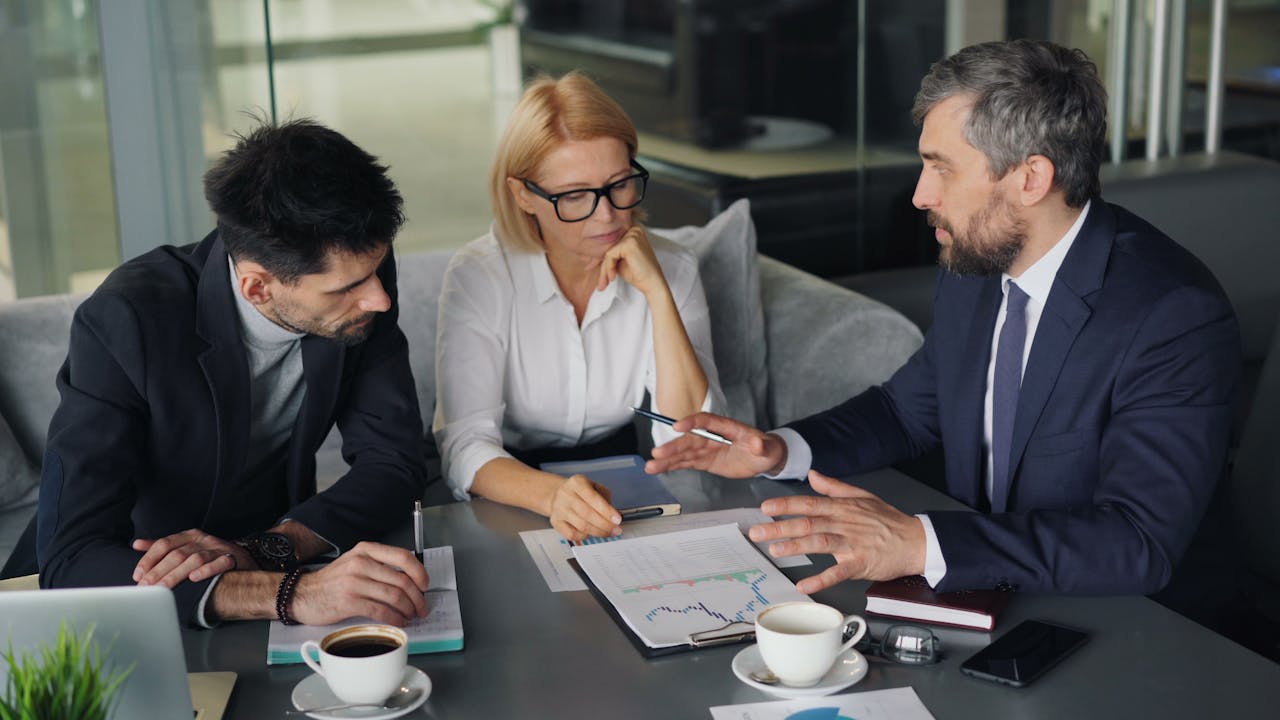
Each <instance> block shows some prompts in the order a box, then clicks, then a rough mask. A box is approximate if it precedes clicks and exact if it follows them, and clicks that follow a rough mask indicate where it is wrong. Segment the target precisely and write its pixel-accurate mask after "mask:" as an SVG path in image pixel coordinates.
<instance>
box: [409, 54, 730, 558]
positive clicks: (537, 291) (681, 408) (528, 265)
mask: <svg viewBox="0 0 1280 720" xmlns="http://www.w3.org/2000/svg"><path fill="white" fill-rule="evenodd" d="M635 157H636V131H635V127H634V126H633V125H632V124H631V120H630V119H629V118H628V117H627V115H626V113H625V112H624V111H623V110H622V108H621V107H619V106H618V104H617V103H615V102H614V101H613V100H612V99H610V98H609V97H608V96H607V95H605V94H604V93H603V92H602V91H601V90H600V88H599V87H598V86H596V84H595V83H593V82H592V81H591V80H589V79H588V78H587V77H586V76H584V75H581V74H578V73H570V74H568V75H565V76H564V77H562V78H559V79H550V78H542V79H539V80H536V81H534V82H533V83H532V84H531V85H530V86H529V87H528V88H527V89H526V90H525V93H524V96H523V97H522V98H521V100H520V102H519V104H518V105H517V106H516V109H515V112H514V113H513V115H512V117H511V120H510V122H509V124H508V125H507V128H506V131H505V133H504V134H503V136H502V139H501V141H500V142H499V144H498V151H497V157H496V158H495V159H494V163H493V169H492V172H491V175H490V188H489V192H490V200H491V202H492V204H493V210H494V216H495V217H494V223H493V228H492V231H491V232H490V233H489V234H487V235H485V236H484V237H481V238H479V239H477V240H475V241H473V242H471V243H470V244H468V245H467V246H466V247H464V248H462V249H461V250H460V251H459V252H458V253H457V254H456V255H455V256H454V258H453V259H452V261H451V262H450V264H449V269H448V270H447V272H446V273H445V279H444V288H443V290H442V292H441V298H440V321H439V329H438V336H437V342H436V387H437V389H438V390H437V392H438V395H437V401H436V413H435V421H434V423H433V426H432V430H433V432H434V433H435V437H436V442H437V444H438V445H439V447H440V452H441V455H442V458H443V461H444V472H445V478H446V479H447V481H448V483H449V485H450V487H451V488H452V490H453V493H454V495H455V496H456V497H458V498H459V499H468V498H469V497H470V496H471V495H473V494H474V495H480V496H483V497H486V498H488V499H490V500H493V501H495V502H501V503H505V504H508V505H515V506H518V507H522V508H526V509H528V510H532V511H534V512H538V513H541V514H543V515H546V516H547V517H548V518H550V521H551V525H552V526H553V527H555V528H556V530H558V531H559V532H560V533H561V534H562V535H564V537H566V538H568V539H570V540H575V541H576V540H581V539H583V538H585V537H588V536H600V537H607V536H610V535H614V534H617V533H619V532H620V528H619V524H620V522H621V517H620V516H619V513H618V511H617V510H616V509H615V508H614V507H613V506H612V505H611V504H610V502H609V493H608V490H607V489H605V488H602V487H600V486H598V485H596V484H594V483H592V482H591V481H590V480H588V479H587V478H586V477H584V476H581V475H577V476H574V477H570V478H564V477H561V476H558V475H553V474H551V473H546V472H543V471H541V470H539V469H538V464H539V463H540V462H545V461H548V460H564V459H581V458H588V457H599V456H604V455H615V454H622V453H628V452H635V451H636V448H637V438H636V437H635V431H634V429H633V427H634V426H633V424H632V413H631V410H630V407H631V406H635V407H640V406H642V404H644V403H645V397H646V395H647V396H648V398H649V403H648V404H649V409H651V410H653V411H655V412H659V413H662V414H664V415H669V416H671V417H676V418H681V417H684V416H686V415H689V414H691V413H694V412H698V411H700V410H702V411H710V412H721V411H723V408H724V406H725V403H724V397H723V394H722V393H721V391H720V388H719V385H718V382H717V378H716V371H715V365H714V363H713V360H712V353H711V327H710V322H709V319H708V315H707V302H706V298H705V296H704V294H703V289H702V282H701V280H700V279H699V277H698V264H697V260H696V259H695V258H694V257H693V255H692V254H691V253H689V252H688V251H687V250H684V249H683V248H680V247H679V246H676V245H674V244H673V243H670V242H668V241H666V240H663V239H661V238H656V237H652V236H650V235H649V234H648V233H646V232H645V230H644V228H643V227H642V226H641V225H640V224H639V220H640V217H638V216H639V211H638V209H637V206H638V205H639V204H640V202H641V201H642V200H643V199H644V193H645V186H646V183H647V181H648V173H647V172H646V171H645V170H644V168H643V167H641V166H640V164H639V163H637V162H636V159H635ZM674 437H675V434H674V433H673V432H672V431H671V430H670V428H668V427H666V426H665V425H661V424H658V423H654V427H653V440H654V443H655V444H657V443H663V442H666V441H668V440H670V439H673V438H674Z"/></svg>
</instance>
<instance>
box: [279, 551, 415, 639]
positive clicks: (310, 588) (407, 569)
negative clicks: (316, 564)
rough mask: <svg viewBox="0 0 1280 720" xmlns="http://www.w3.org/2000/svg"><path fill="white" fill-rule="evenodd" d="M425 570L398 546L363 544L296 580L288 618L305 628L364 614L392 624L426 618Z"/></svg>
mask: <svg viewBox="0 0 1280 720" xmlns="http://www.w3.org/2000/svg"><path fill="white" fill-rule="evenodd" d="M427 584H428V577H427V571H426V569H425V568H424V567H423V566H422V562H421V561H420V560H418V559H417V558H416V557H414V555H413V553H412V552H410V551H408V550H406V549H404V548H400V547H392V546H390V545H382V544H380V543H375V542H362V543H360V544H359V545H356V546H355V547H354V548H352V549H351V550H348V551H347V552H345V553H343V554H342V555H341V556H339V557H338V559H337V560H334V561H333V562H332V563H330V564H328V565H326V566H325V567H323V568H321V569H320V570H317V571H315V572H311V573H304V574H303V575H302V577H301V578H300V579H299V580H298V589H297V592H296V593H295V594H294V597H293V604H292V605H291V606H290V609H289V610H290V612H289V614H290V615H291V616H292V617H293V618H294V619H295V620H297V621H298V622H300V623H303V624H306V625H330V624H332V623H336V622H338V621H340V620H346V619H347V618H349V617H356V616H363V617H368V618H372V619H373V620H375V621H377V622H381V623H388V624H390V625H406V624H408V623H409V621H411V620H413V619H414V618H420V617H426V615H427V601H426V598H425V597H424V596H423V593H425V592H426V591H427Z"/></svg>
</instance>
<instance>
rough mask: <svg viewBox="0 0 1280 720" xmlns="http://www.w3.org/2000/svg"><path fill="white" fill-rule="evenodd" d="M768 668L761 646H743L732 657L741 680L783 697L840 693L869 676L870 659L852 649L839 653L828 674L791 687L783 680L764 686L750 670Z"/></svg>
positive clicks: (735, 670) (734, 672)
mask: <svg viewBox="0 0 1280 720" xmlns="http://www.w3.org/2000/svg"><path fill="white" fill-rule="evenodd" d="M767 670H768V668H767V667H765V664H764V660H763V659H761V657H760V647H759V646H758V645H752V646H750V647H747V648H743V650H742V652H740V653H738V654H737V655H735V656H734V657H733V674H734V675H737V676H738V679H739V680H741V681H742V682H744V683H746V684H748V685H750V686H751V687H753V688H755V689H757V690H761V691H763V692H767V693H769V694H770V695H776V696H778V697H781V698H804V697H819V696H821V695H830V694H831V693H833V692H839V691H840V690H843V689H845V688H847V687H849V686H850V685H852V684H854V683H856V682H858V681H859V680H861V679H862V678H864V677H866V675H867V659H866V658H864V657H862V653H860V652H858V651H857V650H854V649H853V648H849V649H848V650H845V651H844V652H842V653H840V655H839V657H837V658H836V662H835V664H834V665H832V666H831V669H830V670H828V671H827V674H826V675H823V676H822V679H821V680H819V681H818V684H817V685H813V686H811V687H802V688H798V687H788V686H786V685H783V684H781V683H779V684H777V685H765V684H764V683H760V682H756V681H755V680H752V679H751V673H753V672H761V671H767Z"/></svg>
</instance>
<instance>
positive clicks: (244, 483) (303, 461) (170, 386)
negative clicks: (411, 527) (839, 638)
mask: <svg viewBox="0 0 1280 720" xmlns="http://www.w3.org/2000/svg"><path fill="white" fill-rule="evenodd" d="M228 273H229V269H228V265H227V253H226V249H225V248H224V246H223V243H222V240H221V239H219V238H218V236H217V233H212V234H210V235H209V236H208V237H206V238H205V239H204V240H203V241H201V242H200V243H199V244H196V245H189V246H186V247H181V248H177V247H171V246H166V247H161V248H157V249H155V250H152V251H150V252H148V253H146V254H144V255H142V256H140V257H138V258H136V259H134V260H131V261H129V262H127V263H124V264H123V265H121V266H120V267H119V268H117V269H116V270H115V271H113V272H112V273H111V275H109V276H108V277H107V279H106V281H104V282H103V284H102V286H101V287H99V288H98V290H97V291H96V292H94V293H93V295H92V296H90V297H89V298H88V299H86V300H85V301H84V303H83V304H81V306H80V307H79V308H78V309H77V311H76V314H75V319H74V320H73V322H72V326H71V343H70V349H69V351H68V354H67V359H66V362H65V363H63V365H62V368H61V370H60V371H59V372H58V377H57V385H58V391H59V393H60V395H61V401H60V403H59V405H58V409H57V411H56V412H55V413H54V416H53V420H52V423H51V424H50V427H49V437H48V442H47V445H46V450H45V457H44V465H43V469H42V474H41V481H40V505H39V510H38V513H37V555H38V557H39V562H40V582H41V584H42V585H43V586H45V587H71V586H86V585H126V584H131V583H132V578H131V575H132V572H133V568H134V566H135V565H136V564H137V562H138V559H139V558H140V557H141V556H142V553H140V552H137V551H135V550H132V549H131V548H130V547H129V545H130V543H131V542H132V540H133V539H134V538H160V537H164V536H166V535H169V534H171V533H175V532H179V531H182V530H186V529H189V528H201V529H203V530H205V531H206V532H208V533H211V534H213V535H215V536H218V537H221V538H223V539H228V540H233V539H236V538H239V537H243V536H244V535H246V534H249V533H251V532H255V531H260V530H264V529H266V528H268V527H271V526H273V525H275V524H276V523H277V522H278V521H279V520H280V519H281V518H282V517H285V516H287V517H289V518H292V519H293V520H295V521H297V522H300V523H302V524H303V525H305V526H307V527H308V528H310V529H311V530H312V531H314V532H316V533H318V534H319V535H320V536H322V537H324V538H325V539H327V540H329V541H330V542H332V543H334V544H335V545H337V546H338V547H339V548H340V549H343V550H345V549H346V548H348V547H350V546H351V545H353V544H355V543H356V542H358V541H360V540H362V539H365V538H371V537H377V536H380V535H382V534H383V533H384V532H385V531H386V529H387V528H389V527H391V526H392V525H394V524H396V523H399V522H402V521H403V520H404V519H405V517H407V516H408V513H409V511H410V509H411V508H412V505H413V500H415V499H417V498H420V497H422V491H423V486H424V481H425V469H424V459H423V458H424V453H423V446H422V443H423V431H422V417H421V415H420V414H419V412H418V401H417V393H416V392H415V391H414V384H413V376H412V373H411V372H410V369H409V356H408V345H407V343H406V341H405V338H404V335H403V334H402V333H401V332H400V329H399V327H398V326H397V324H396V319H397V315H398V307H399V306H398V305H397V304H396V302H395V299H396V277H395V258H394V257H393V256H392V255H390V254H388V256H387V260H386V261H385V262H384V263H383V264H382V265H381V267H379V269H378V277H379V279H380V280H381V281H382V284H383V287H384V288H385V290H386V292H387V293H388V294H389V295H390V296H391V298H392V307H391V310H390V311H388V312H385V313H380V314H379V315H378V316H377V318H376V319H375V320H374V328H373V330H372V332H371V334H370V336H369V338H368V339H367V340H366V341H365V342H363V343H361V344H359V345H357V346H355V347H345V346H344V345H342V344H341V343H338V342H334V341H331V340H326V339H324V338H320V337H315V336H310V335H308V336H305V337H304V338H303V339H302V365H303V382H304V383H305V384H306V394H305V396H304V399H303V401H302V406H301V409H300V410H299V412H298V418H297V421H296V422H295V425H294V430H293V434H292V436H291V438H290V440H289V443H288V447H287V449H286V450H285V452H284V453H283V456H282V457H280V458H278V460H277V463H276V466H275V471H274V472H271V473H269V477H267V478H247V477H245V471H246V468H245V460H246V457H247V454H248V450H249V427H250V417H249V415H250V411H251V404H250V398H249V366H248V360H247V356H246V354H245V349H244V345H243V343H242V341H241V337H240V318H239V315H238V314H237V310H236V305H235V298H234V295H233V294H232V293H233V290H232V286H231V281H230V279H229V275H228ZM335 422H336V423H337V425H338V428H339V430H340V431H341V433H342V454H343V457H344V459H346V461H347V462H348V463H349V464H350V466H351V467H350V470H349V472H348V473H347V474H346V475H345V476H343V477H342V478H341V479H339V480H338V481H337V482H336V483H335V484H334V485H333V486H332V487H330V488H329V489H327V490H326V491H324V492H322V493H319V494H317V493H316V462H315V453H316V450H317V449H318V448H319V447H320V445H321V443H322V442H323V441H324V439H325V436H326V435H327V434H328V433H329V430H330V429H331V428H332V427H333V426H334V424H335ZM264 480H265V481H264ZM207 584H208V581H205V582H201V583H192V582H183V583H181V584H180V585H178V587H177V588H175V590H174V594H175V599H176V600H177V602H178V608H179V613H180V614H181V615H182V617H183V618H184V619H186V620H189V621H190V620H194V619H195V615H194V611H195V609H196V606H197V605H198V603H199V600H200V598H201V597H202V596H203V594H204V592H205V588H206V586H207Z"/></svg>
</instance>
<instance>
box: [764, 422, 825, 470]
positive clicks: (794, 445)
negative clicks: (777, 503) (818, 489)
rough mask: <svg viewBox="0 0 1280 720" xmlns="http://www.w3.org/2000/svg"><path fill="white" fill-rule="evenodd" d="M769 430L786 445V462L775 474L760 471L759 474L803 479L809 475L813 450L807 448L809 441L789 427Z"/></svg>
mask: <svg viewBox="0 0 1280 720" xmlns="http://www.w3.org/2000/svg"><path fill="white" fill-rule="evenodd" d="M771 432H772V433H773V434H774V435H777V436H778V437H780V438H782V442H783V444H785V445H786V446H787V464H786V465H783V466H782V470H780V471H779V472H778V474H777V475H766V474H764V473H761V476H762V477H766V478H769V479H770V480H791V479H795V480H804V479H805V478H807V477H809V469H810V468H812V467H813V450H811V449H809V443H807V442H805V439H804V438H802V437H800V433H798V432H796V431H795V430H792V429H791V428H785V427H784V428H778V429H777V430H773V431H771Z"/></svg>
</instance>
